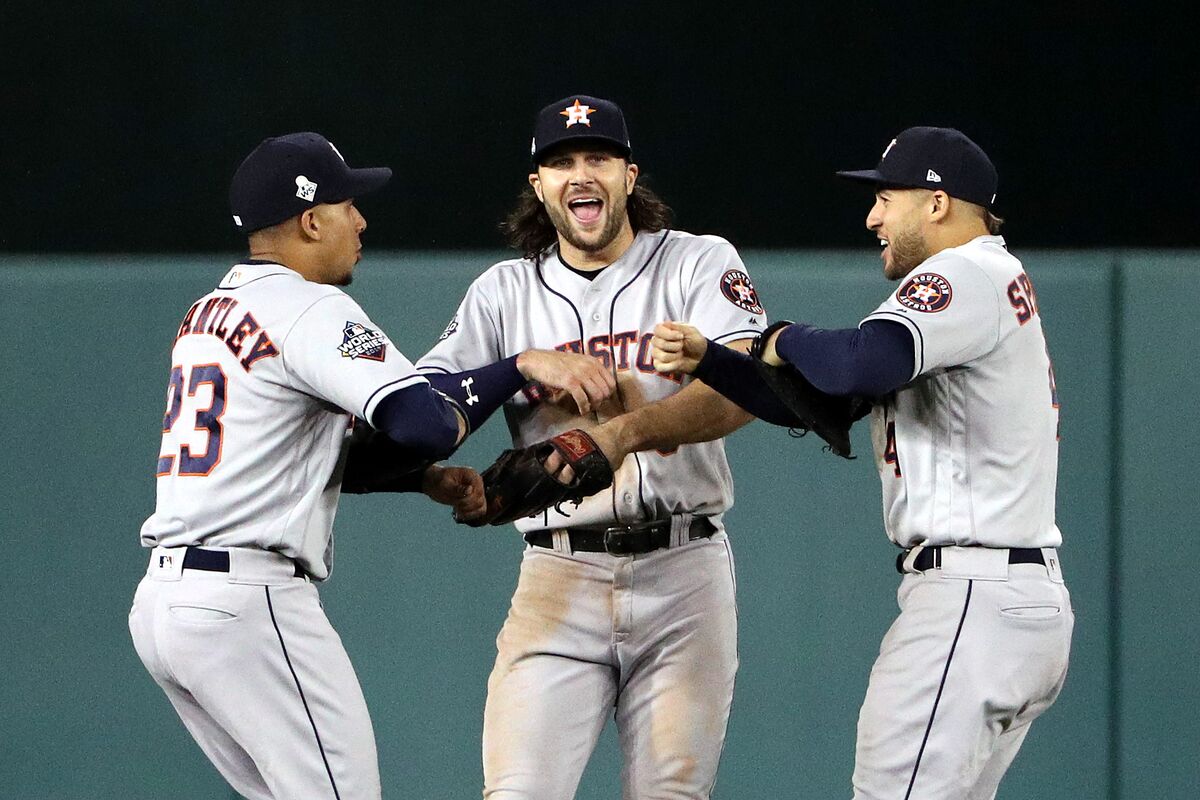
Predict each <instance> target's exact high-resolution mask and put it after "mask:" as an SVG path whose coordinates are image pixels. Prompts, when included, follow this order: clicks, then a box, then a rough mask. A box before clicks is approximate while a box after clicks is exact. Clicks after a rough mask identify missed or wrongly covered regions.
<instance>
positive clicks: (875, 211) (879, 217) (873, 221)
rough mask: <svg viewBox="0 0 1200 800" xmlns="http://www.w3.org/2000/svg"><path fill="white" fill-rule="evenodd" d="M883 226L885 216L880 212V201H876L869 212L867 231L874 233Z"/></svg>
mask: <svg viewBox="0 0 1200 800" xmlns="http://www.w3.org/2000/svg"><path fill="white" fill-rule="evenodd" d="M882 226H883V214H882V213H880V210H879V201H878V200H876V201H875V205H873V206H871V210H870V211H868V212H867V230H869V231H873V230H876V229H878V228H880V227H882Z"/></svg>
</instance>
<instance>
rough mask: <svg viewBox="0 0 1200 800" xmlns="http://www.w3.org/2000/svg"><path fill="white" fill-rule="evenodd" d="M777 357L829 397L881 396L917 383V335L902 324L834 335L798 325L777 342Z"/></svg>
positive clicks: (879, 323)
mask: <svg viewBox="0 0 1200 800" xmlns="http://www.w3.org/2000/svg"><path fill="white" fill-rule="evenodd" d="M775 352H776V353H778V354H779V357H780V358H782V359H783V360H785V361H787V362H788V363H790V364H792V365H793V366H795V367H796V369H798V370H800V372H801V373H802V374H803V375H804V377H805V378H808V380H809V382H810V383H812V385H813V386H815V387H817V388H818V389H820V390H821V391H823V392H825V393H827V394H837V395H859V396H866V397H879V396H881V395H885V394H887V393H888V392H891V391H893V390H895V389H899V388H900V387H901V386H903V385H904V384H906V383H908V382H909V380H911V379H912V373H913V357H914V350H913V339H912V334H910V333H909V332H908V329H907V328H905V327H904V326H903V325H901V324H900V323H898V322H888V321H887V320H878V319H872V320H867V321H866V322H864V323H863V324H862V327H859V328H840V329H832V330H831V329H826V328H814V327H812V326H811V325H804V324H795V325H791V326H789V327H787V328H784V329H783V330H782V331H781V332H780V333H779V335H778V336H777V337H775Z"/></svg>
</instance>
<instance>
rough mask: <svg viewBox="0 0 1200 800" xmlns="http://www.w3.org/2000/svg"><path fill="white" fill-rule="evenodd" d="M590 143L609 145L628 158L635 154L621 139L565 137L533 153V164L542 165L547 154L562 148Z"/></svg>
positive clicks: (608, 137)
mask: <svg viewBox="0 0 1200 800" xmlns="http://www.w3.org/2000/svg"><path fill="white" fill-rule="evenodd" d="M589 142H590V143H592V144H603V145H608V146H609V147H611V148H613V149H614V150H616V151H617V152H618V153H620V154H621V155H623V156H625V157H626V158H629V156H631V155H632V154H633V150H632V149H630V147H629V145H627V144H625V143H624V142H622V141H621V140H620V139H614V138H613V137H611V136H586V135H583V136H581V135H571V136H564V137H562V138H561V139H557V140H555V141H553V142H551V143H550V144H547V145H543V146H541V147H539V148H538V149H537V151H536V152H534V153H533V163H534V164H538V163H541V160H542V159H543V158H545V157H546V154H547V153H549V152H550V151H551V150H554V149H556V148H558V147H560V146H570V145H578V144H587V143H589Z"/></svg>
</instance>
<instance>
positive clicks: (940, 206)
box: [928, 189, 950, 222]
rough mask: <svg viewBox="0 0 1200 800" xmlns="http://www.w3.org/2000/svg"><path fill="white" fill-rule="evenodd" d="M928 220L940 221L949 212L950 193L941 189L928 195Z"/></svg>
mask: <svg viewBox="0 0 1200 800" xmlns="http://www.w3.org/2000/svg"><path fill="white" fill-rule="evenodd" d="M928 209H929V221H930V222H941V221H942V220H944V219H945V218H946V216H947V215H948V214H949V213H950V195H948V194H946V193H945V192H943V191H942V190H941V189H938V190H936V191H934V192H933V193H932V194H930V195H929V205H928Z"/></svg>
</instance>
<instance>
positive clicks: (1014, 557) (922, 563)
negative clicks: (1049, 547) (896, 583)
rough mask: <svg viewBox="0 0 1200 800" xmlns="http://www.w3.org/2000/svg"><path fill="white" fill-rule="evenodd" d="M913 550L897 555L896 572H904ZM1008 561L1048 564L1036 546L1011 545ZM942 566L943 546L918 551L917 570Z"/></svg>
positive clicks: (913, 566)
mask: <svg viewBox="0 0 1200 800" xmlns="http://www.w3.org/2000/svg"><path fill="white" fill-rule="evenodd" d="M911 552H912V548H909V549H908V550H904V551H902V552H901V553H900V555H898V556H896V572H899V573H901V574H904V559H906V558H908V554H909V553H911ZM1008 563H1010V564H1041V565H1042V566H1043V567H1044V566H1046V559H1045V558H1044V557H1043V556H1042V551H1041V550H1039V549H1038V548H1036V547H1010V548H1009V549H1008ZM941 566H942V548H941V547H926V548H924V549H922V550H921V552H919V553H917V557H916V558H915V559H913V563H912V568H913V569H915V570H916V571H917V572H924V571H925V570H927V569H938V568H940V567H941Z"/></svg>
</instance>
